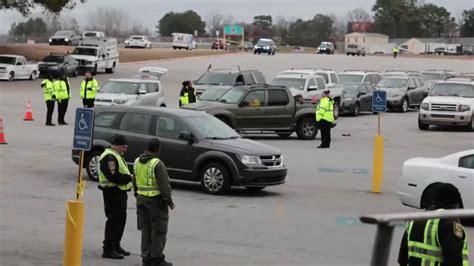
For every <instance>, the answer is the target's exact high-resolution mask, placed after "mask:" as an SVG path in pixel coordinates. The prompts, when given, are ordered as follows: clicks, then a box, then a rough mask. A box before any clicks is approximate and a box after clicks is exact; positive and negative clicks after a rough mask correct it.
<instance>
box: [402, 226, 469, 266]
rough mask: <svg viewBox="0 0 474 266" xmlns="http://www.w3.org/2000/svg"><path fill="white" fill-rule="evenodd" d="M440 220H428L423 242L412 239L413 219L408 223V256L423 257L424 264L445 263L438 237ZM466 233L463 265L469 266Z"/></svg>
mask: <svg viewBox="0 0 474 266" xmlns="http://www.w3.org/2000/svg"><path fill="white" fill-rule="evenodd" d="M439 222H440V219H430V220H427V221H426V225H425V231H424V235H423V242H418V241H413V240H411V238H410V236H411V230H412V228H413V223H414V222H413V221H411V222H409V223H408V224H407V240H408V257H415V258H419V259H421V265H422V266H438V265H440V264H441V263H443V253H442V250H441V245H440V244H439V238H438V227H439ZM463 230H464V229H463ZM464 235H465V238H464V246H463V250H462V258H463V264H462V265H463V266H469V259H468V257H469V246H468V244H467V234H466V231H465V230H464Z"/></svg>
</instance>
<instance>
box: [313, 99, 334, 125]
mask: <svg viewBox="0 0 474 266" xmlns="http://www.w3.org/2000/svg"><path fill="white" fill-rule="evenodd" d="M321 119H323V120H326V121H328V122H331V123H332V122H334V101H333V100H331V99H329V97H323V98H321V100H320V101H319V104H318V106H317V107H316V121H318V122H319V121H321Z"/></svg>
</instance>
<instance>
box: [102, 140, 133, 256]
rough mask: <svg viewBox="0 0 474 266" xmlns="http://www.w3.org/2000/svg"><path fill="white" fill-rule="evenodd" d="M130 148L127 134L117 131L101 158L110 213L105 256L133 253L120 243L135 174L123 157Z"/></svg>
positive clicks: (103, 184)
mask: <svg viewBox="0 0 474 266" xmlns="http://www.w3.org/2000/svg"><path fill="white" fill-rule="evenodd" d="M127 148H128V145H127V140H126V139H125V137H124V136H122V135H117V136H116V137H115V138H114V139H113V141H112V146H110V147H109V148H107V149H105V151H104V152H103V153H102V154H101V155H100V158H99V167H98V169H99V171H98V174H99V189H100V190H102V195H103V198H104V211H105V216H106V217H107V221H106V222H105V233H104V241H103V253H102V258H108V259H123V257H124V256H129V255H130V252H128V251H126V250H124V249H123V248H122V247H121V245H120V241H121V240H122V236H123V231H124V229H125V224H126V222H127V192H128V191H130V190H131V188H132V176H131V174H130V171H129V169H128V166H127V163H126V162H125V159H124V157H123V156H124V154H125V153H126V152H127Z"/></svg>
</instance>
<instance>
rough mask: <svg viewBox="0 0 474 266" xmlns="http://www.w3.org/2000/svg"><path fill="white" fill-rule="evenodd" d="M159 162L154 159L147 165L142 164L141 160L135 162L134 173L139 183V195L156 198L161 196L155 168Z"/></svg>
mask: <svg viewBox="0 0 474 266" xmlns="http://www.w3.org/2000/svg"><path fill="white" fill-rule="evenodd" d="M159 162H160V160H159V159H158V158H153V159H151V160H149V161H148V162H146V163H141V162H140V158H137V159H136V160H135V163H134V164H133V172H134V173H135V180H136V182H137V189H138V191H137V194H138V195H142V196H146V197H156V196H158V195H160V194H161V192H160V189H159V188H158V182H157V180H156V176H155V167H156V166H157V165H158V163H159Z"/></svg>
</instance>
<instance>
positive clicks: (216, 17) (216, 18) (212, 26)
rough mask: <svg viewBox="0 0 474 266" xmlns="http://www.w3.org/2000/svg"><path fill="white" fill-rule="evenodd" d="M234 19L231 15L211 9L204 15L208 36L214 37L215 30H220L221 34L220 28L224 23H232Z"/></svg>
mask: <svg viewBox="0 0 474 266" xmlns="http://www.w3.org/2000/svg"><path fill="white" fill-rule="evenodd" d="M234 22H235V19H234V17H233V16H225V15H223V14H221V13H219V11H212V12H211V13H210V14H209V15H208V16H207V17H206V30H207V33H208V34H209V36H212V37H215V34H216V31H220V32H221V33H220V35H221V36H222V28H223V27H224V25H228V24H233V23H234Z"/></svg>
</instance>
